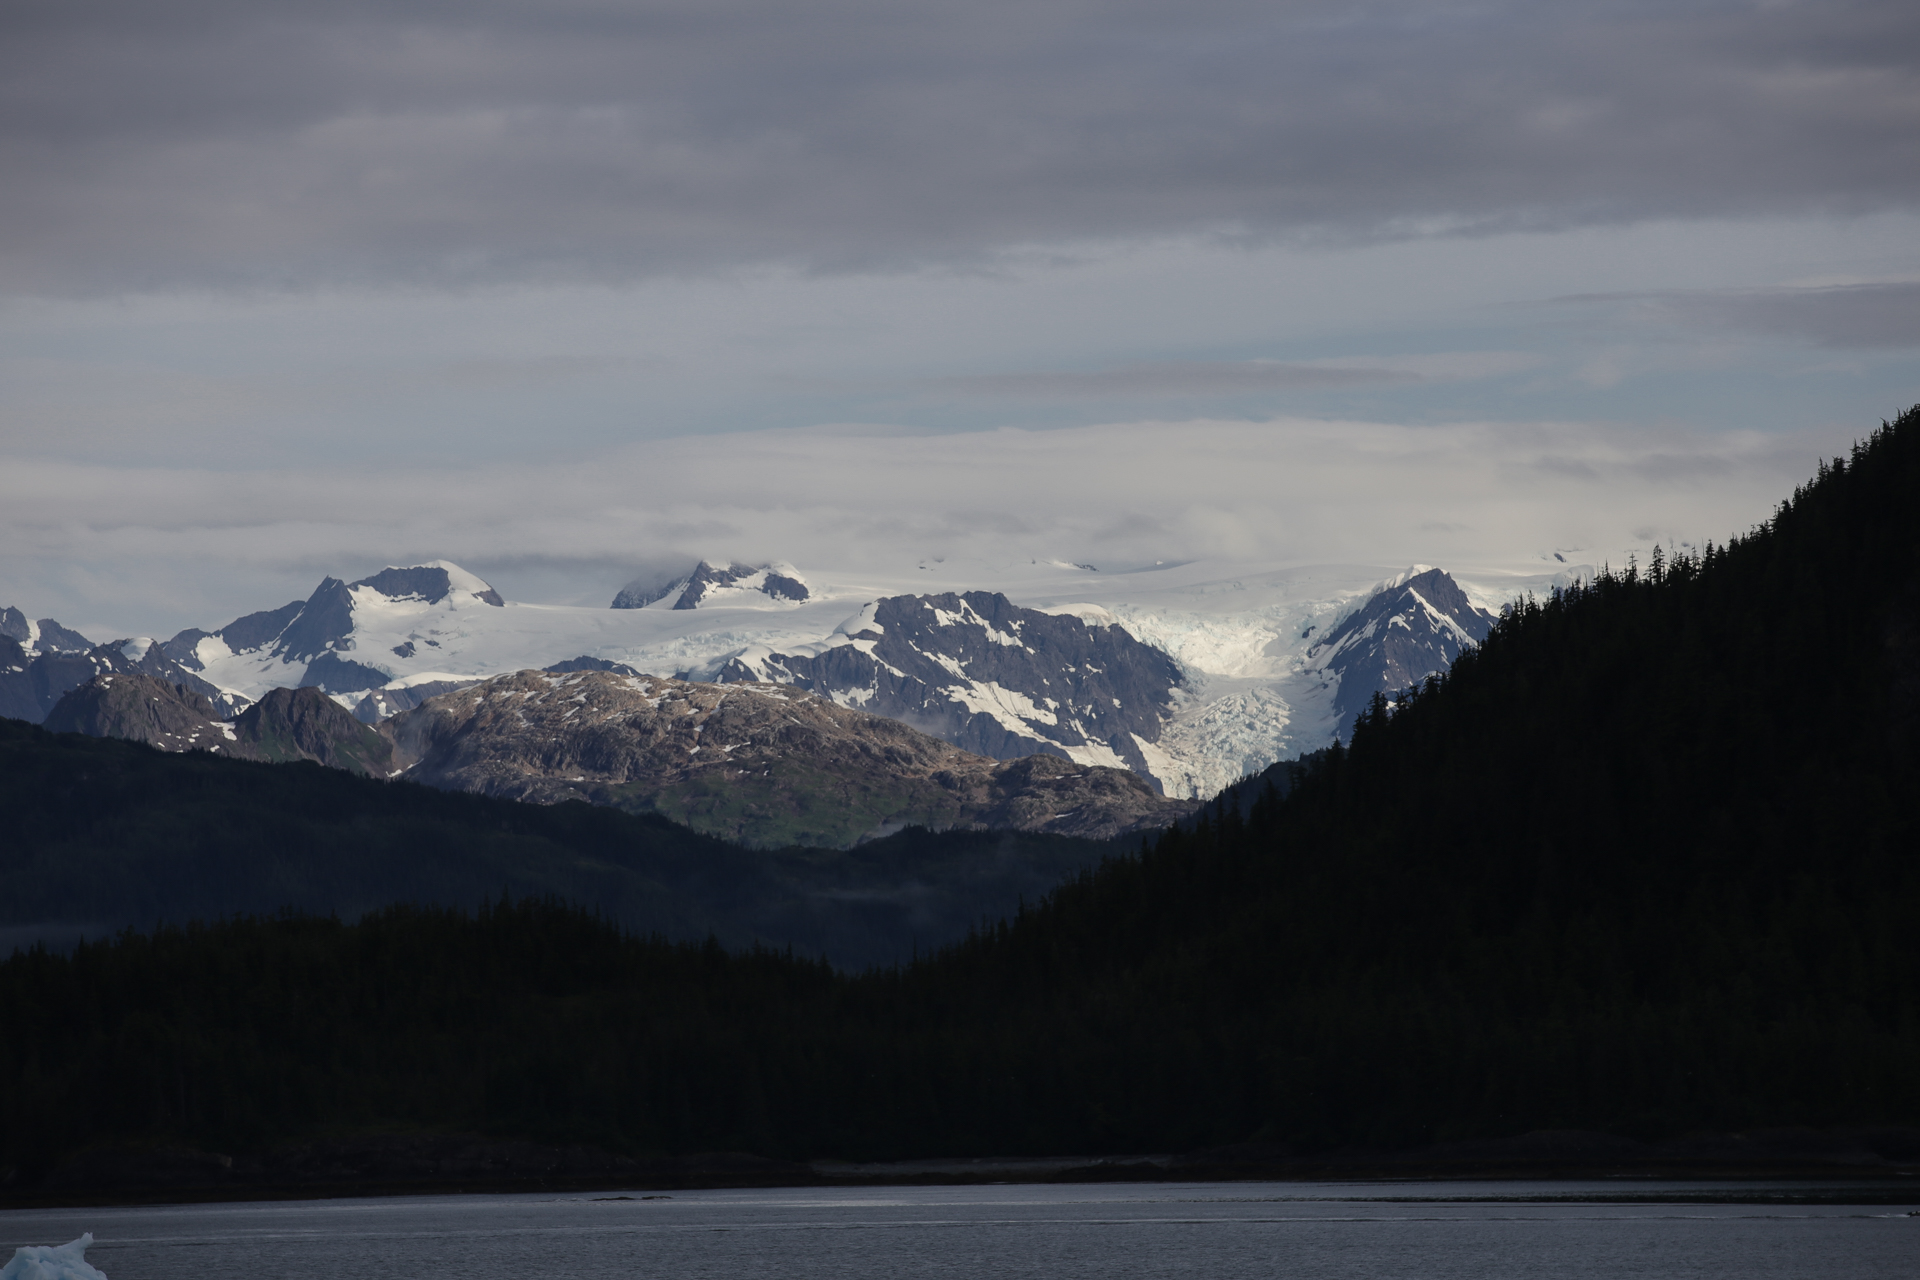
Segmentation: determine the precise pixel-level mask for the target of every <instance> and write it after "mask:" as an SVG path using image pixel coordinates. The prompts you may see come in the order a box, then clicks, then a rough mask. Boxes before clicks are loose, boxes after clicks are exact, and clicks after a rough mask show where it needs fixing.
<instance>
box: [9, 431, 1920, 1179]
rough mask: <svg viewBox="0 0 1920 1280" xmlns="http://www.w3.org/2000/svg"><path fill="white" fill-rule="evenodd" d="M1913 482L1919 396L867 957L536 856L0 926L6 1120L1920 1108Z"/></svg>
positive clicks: (1154, 1132)
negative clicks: (1763, 520)
mask: <svg viewBox="0 0 1920 1280" xmlns="http://www.w3.org/2000/svg"><path fill="white" fill-rule="evenodd" d="M1915 492H1920V411H1915V412H1909V413H1908V414H1906V415H1904V416H1903V417H1902V418H1901V419H1900V421H1899V422H1897V423H1894V424H1892V425H1891V426H1887V427H1885V428H1883V429H1882V430H1881V431H1879V432H1877V433H1875V434H1874V435H1873V436H1872V438H1871V439H1869V440H1867V441H1866V442H1864V443H1862V444H1861V445H1860V446H1859V447H1857V448H1856V449H1855V450H1854V451H1853V453H1852V455H1851V456H1850V457H1849V458H1847V459H1844V460H1836V461H1835V462H1833V463H1831V464H1828V465H1826V466H1823V467H1822V468H1821V471H1820V474H1819V475H1818V476H1817V477H1816V478H1815V479H1814V480H1813V481H1812V482H1810V483H1809V484H1808V485H1807V486H1805V487H1804V488H1802V489H1801V490H1799V491H1798V492H1797V493H1796V494H1795V495H1794V496H1793V498H1792V500H1791V501H1790V502H1787V503H1785V504H1783V505H1782V506H1781V508H1780V509H1779V511H1778V512H1777V513H1776V514H1775V516H1774V517H1773V519H1772V520H1770V521H1769V522H1768V523H1767V524H1766V525H1765V526H1764V527H1762V528H1761V529H1759V530H1757V531H1755V532H1754V533H1752V534H1751V535H1749V536H1746V537H1743V538H1739V539H1736V540H1734V541H1733V542H1731V543H1730V544H1728V545H1727V546H1724V547H1705V548H1701V549H1700V550H1699V551H1698V552H1697V553H1696V552H1693V551H1690V550H1689V551H1687V552H1685V553H1684V554H1679V555H1672V554H1669V553H1667V552H1662V553H1660V554H1658V555H1657V556H1656V557H1655V558H1654V560H1653V562H1652V563H1651V564H1649V565H1648V566H1645V567H1644V568H1643V567H1641V566H1639V565H1632V566H1630V567H1628V568H1627V569H1625V570H1623V571H1621V572H1617V573H1610V574H1608V575H1606V576H1603V577H1602V578H1601V579H1600V580H1599V581H1598V582H1596V583H1593V584H1591V585H1589V586H1584V587H1581V588H1578V589H1575V590H1571V591H1566V592H1562V593H1559V594H1557V595H1555V596H1553V597H1551V598H1549V599H1547V600H1544V601H1533V602H1528V603H1527V604H1525V605H1523V606H1521V607H1518V608H1515V609H1513V610H1511V611H1510V612H1509V613H1508V614H1507V615H1506V616H1505V617H1504V618H1503V619H1502V620H1501V622H1500V623H1499V625H1498V626H1497V627H1496V628H1495V629H1494V631H1493V633H1492V635H1491V636H1490V637H1489V638H1488V640H1487V642H1486V643H1485V644H1484V645H1482V646H1481V647H1480V648H1479V649H1478V650H1476V651H1474V652H1473V653H1471V654H1469V655H1467V656H1465V657H1463V658H1462V659H1461V660H1460V661H1459V662H1458V663H1457V664H1456V665H1455V666H1454V668H1453V670H1452V672H1451V673H1450V674H1449V675H1448V676H1447V677H1446V678H1445V679H1443V680H1436V681H1433V682H1430V683H1429V684H1427V685H1426V686H1424V687H1422V688H1420V689H1418V690H1414V691H1410V692H1408V693H1406V694H1404V695H1402V696H1400V697H1398V698H1396V699H1393V700H1392V701H1391V702H1389V701H1388V700H1387V699H1381V700H1379V701H1377V702H1376V704H1375V705H1374V706H1373V707H1372V708H1371V709H1370V711H1369V712H1368V714H1367V715H1366V716H1365V717H1363V719H1362V720H1361V722H1360V724H1359V725H1358V726H1357V728H1356V730H1355V733H1354V740H1353V742H1352V743H1351V745H1350V746H1349V747H1347V748H1344V749H1336V750H1333V751H1329V752H1327V753H1325V754H1324V755H1322V756H1320V757H1319V758H1318V759H1317V760H1316V761H1315V762H1313V763H1312V764H1311V765H1307V766H1302V767H1301V768H1300V769H1299V770H1298V771H1297V772H1296V773H1295V774H1294V775H1293V776H1292V777H1291V778H1290V779H1289V781H1290V782H1291V784H1292V785H1291V790H1290V793H1289V794H1287V795H1286V796H1285V797H1284V798H1282V797H1280V796H1278V795H1277V794H1276V795H1274V796H1270V797H1267V798H1264V799H1262V800H1261V801H1260V802H1258V803H1256V804H1254V805H1253V807H1252V810H1251V813H1250V814H1248V815H1246V816H1244V817H1242V816H1241V814H1240V811H1239V809H1238V807H1237V806H1223V807H1222V808H1221V810H1220V811H1219V812H1218V815H1217V817H1215V818H1211V819H1209V820H1206V821H1203V822H1201V823H1198V824H1197V825H1196V826H1195V827H1194V828H1192V829H1190V830H1177V831H1174V832H1170V833H1168V834H1167V835H1166V836H1165V837H1164V838H1162V839H1161V840H1160V841H1159V843H1158V844H1157V845H1156V846H1155V847H1153V848H1152V849H1151V850H1149V851H1146V852H1145V853H1144V854H1142V855H1141V856H1139V857H1128V858H1118V859H1114V860H1111V861H1109V862H1107V863H1106V864H1105V865H1103V866H1102V867H1101V868H1100V869H1099V870H1098V871H1093V872H1087V873H1084V874H1081V875H1079V876H1077V877H1075V878H1074V879H1072V880H1071V881H1069V882H1068V883H1066V884H1064V885H1062V886H1061V887H1060V888H1059V889H1057V890H1056V891H1055V892H1053V893H1052V894H1050V895H1048V896H1047V897H1046V898H1045V899H1044V900H1041V901H1037V902H1035V903H1033V904H1032V905H1030V906H1029V907H1028V908H1027V909H1025V910H1023V911H1021V912H1020V913H1019V914H1018V915H1017V916H1016V917H1014V918H1013V919H1011V920H1010V921H1007V922H1004V923H1001V924H996V925H994V926H992V927H991V928H987V929H984V930H983V931H981V932H979V933H977V934H976V935H975V936H973V937H972V938H971V939H969V940H968V941H966V942H964V943H962V944H960V945H958V946H955V947H952V948H949V949H946V950H944V951H942V952H940V953H939V954H938V955H934V956H931V957H926V958H922V959H920V960H918V961H916V962H914V963H910V964H906V965H901V966H896V967H893V968H889V969H884V970H880V971H876V972H872V973H868V974H866V975H863V976H858V977H847V976H840V975H836V974H835V973H833V972H831V971H830V970H828V969H826V968H824V967H822V966H820V965H819V964H817V963H813V962H809V961H806V960H804V959H800V958H795V957H792V956H788V955H785V954H774V953H771V952H766V951H757V952H756V951H745V952H741V951H735V952H732V953H729V952H726V951H724V950H722V949H721V948H720V947H718V946H711V947H699V946H690V945H684V944H668V943H664V942H660V941H657V940H655V941H650V940H646V939H642V938H638V937H634V936H631V935H623V934H622V933H621V932H620V931H619V930H617V929H615V928H612V927H610V926H609V925H607V924H605V923H602V922H597V921H595V920H594V919H593V918H592V917H590V916H585V915H581V914H579V913H575V912H569V911H568V910H566V909H563V908H559V907H554V906H550V905H542V904H537V903H536V904H524V903H522V904H514V905H510V906H502V907H498V908H494V909H491V910H489V911H486V912H483V913H482V914H481V915H480V916H478V917H477V918H472V919H469V918H466V917H462V916H458V915H453V914H444V913H425V912H407V911H397V912H392V913H387V914H383V915H379V916H375V917H372V918H369V919H368V920H366V921H363V922H361V923H360V924H358V925H356V926H352V927H348V926H343V925H340V924H337V923H334V922H330V921H313V920H300V919H288V920H280V921H243V922H230V923H227V924H224V925H219V926H215V927H211V928H204V929H197V930H188V931H185V932H166V933H162V934H159V935H157V936H153V937H127V938H123V939H121V940H119V941H117V942H114V943H111V944H104V945H99V946H90V947H85V948H82V949H81V950H80V951H78V952H77V953H75V954H74V956H73V957H72V958H70V959H66V958H58V957H54V956H50V955H45V954H38V955H33V956H28V957H21V958H16V959H15V960H14V961H12V962H11V963H9V964H7V965H4V966H0V1017H4V1020H5V1025H6V1026H7V1028H8V1029H9V1039H8V1043H7V1046H6V1049H5V1056H4V1059H0V1126H4V1131H5V1133H6V1135H7V1142H8V1144H9V1154H8V1155H7V1156H6V1159H8V1160H11V1161H14V1162H16V1163H19V1162H22V1161H24V1160H27V1159H29V1158H32V1155H33V1153H35V1152H42V1153H44V1152H47V1151H53V1150H57V1149H60V1148H62V1146H63V1144H69V1145H70V1144H73V1143H78V1142H87V1141H99V1140H105V1139H109V1138H112V1139H128V1138H134V1137H146V1138H156V1137H171V1138H177V1139H180V1140H185V1141H190V1142H193V1143H197V1144H200V1145H204V1146H209V1147H212V1148H214V1149H226V1148H227V1147H231V1146H236V1145H243V1144H253V1145H258V1144H264V1143H270V1142H273V1141H276V1140H280V1139H284V1138H288V1137H291V1136H295V1135H298V1134H306V1133H315V1132H340V1131H344V1130H352V1129H367V1128H379V1127H393V1126H427V1127H447V1128H454V1127H457V1128H478V1129H483V1130H487V1131H490V1132H496V1133H501V1134H513V1135H519V1136H527V1137H538V1138H546V1139H565V1140H581V1141H591V1142H596V1143H601V1144H605V1145H608V1146H612V1147H615V1148H618V1149H626V1150H632V1151H636V1152H638V1151H661V1152H676V1151H678V1152H685V1151H696V1150H712V1149H715V1148H732V1149H745V1150H751V1151H757V1152H760V1153H763V1154H767V1155H778V1156H820V1155H840V1156H867V1157H885V1156H894V1157H903V1156H911V1155H929V1154H945V1155H964V1154H969V1153H987V1152H996V1153H1013V1152H1022V1151H1024V1152H1032V1153H1041V1152H1052V1153H1058V1152H1065V1151H1084V1152H1102V1151H1106V1152H1118V1151H1141V1150H1183V1149H1192V1148H1196V1147H1202V1146H1206V1145H1210V1144H1215V1143H1226V1142H1239V1141H1245V1140H1249V1139H1252V1140H1259V1141H1263V1142H1269V1143H1274V1144H1281V1145H1291V1146H1293V1147H1295V1148H1296V1149H1300V1150H1324V1149H1328V1148H1334V1147H1339V1146H1341V1145H1347V1144H1363V1145H1372V1146H1404V1145H1412V1144H1420V1143H1425V1142H1431V1141H1440V1140H1447V1139H1453V1138H1467V1137H1475V1136H1497V1135H1501V1134H1509V1133H1517V1132H1522V1131H1526V1130H1531V1129H1540V1128H1585V1129H1601V1130H1610V1131H1614V1132H1619V1133H1624V1134H1630V1135H1634V1136H1642V1137H1655V1136H1661V1135H1666V1134H1672V1133H1677V1132H1683V1131H1687V1130H1695V1129H1741V1128H1748V1127H1762V1126H1785V1125H1834V1124H1908V1125H1911V1124H1915V1123H1920V1094H1917V1093H1916V1090H1915V1088H1914V1081H1916V1080H1920V930H1916V929H1915V928H1914V921H1916V920H1920V866H1917V865H1916V852H1915V851H1916V849H1917V848H1920V832H1916V830H1915V822H1914V814H1913V796H1914V793H1915V786H1914V781H1915V778H1916V771H1915V765H1916V759H1915V742H1916V737H1915V730H1916V725H1920V574H1917V573H1916V566H1920V554H1916V553H1917V552H1920V545H1916V543H1917V541H1920V532H1917V530H1916V527H1915V524H1914V522H1913V520H1912V518H1911V511H1912V505H1913V504H1912V498H1911V495H1912V494H1913V493H1915ZM22 1135H25V1136H22ZM223 1144H224V1145H223Z"/></svg>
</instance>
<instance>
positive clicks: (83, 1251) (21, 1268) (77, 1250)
mask: <svg viewBox="0 0 1920 1280" xmlns="http://www.w3.org/2000/svg"><path fill="white" fill-rule="evenodd" d="M92 1244H93V1232H91V1231H89V1232H87V1233H86V1234H85V1235H83V1236H81V1237H80V1238H79V1239H78V1240H71V1241H68V1242H67V1243H66V1244H62V1245H51V1244H30V1245H26V1246H24V1247H22V1248H19V1249H15V1250H14V1251H13V1261H12V1262H9V1263H8V1264H7V1265H6V1266H4V1267H0V1280H107V1274H106V1272H104V1271H101V1270H99V1269H97V1268H95V1267H93V1266H91V1265H90V1264H89V1263H88V1262H87V1249H88V1247H89V1246H91V1245H92Z"/></svg>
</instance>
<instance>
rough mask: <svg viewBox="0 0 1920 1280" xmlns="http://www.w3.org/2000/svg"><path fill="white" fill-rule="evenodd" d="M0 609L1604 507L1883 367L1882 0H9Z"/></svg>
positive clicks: (1309, 537) (1428, 535)
mask: <svg viewBox="0 0 1920 1280" xmlns="http://www.w3.org/2000/svg"><path fill="white" fill-rule="evenodd" d="M0 176H3V177H4V180H3V181H0V604H13V605H17V606H19V607H21V608H23V609H25V610H26V611H27V612H28V613H29V614H30V615H31V616H35V617H46V616H51V617H55V618H58V619H59V620H61V621H62V622H64V623H67V624H68V625H70V626H77V627H79V628H80V629H81V630H83V631H86V632H87V633H88V634H89V635H93V636H95V637H96V638H101V637H105V636H108V635H116V636H117V635H132V634H159V635H165V634H171V632H172V631H173V630H177V629H179V628H182V627H187V626H202V627H213V626H217V625H219V624H220V623H223V622H225V621H227V620H229V619H230V618H232V617H234V616H236V615H237V614H240V613H244V612H248V611H251V610H253V609H258V608H265V607H271V606H275V605H278V604H280V603H284V602H285V601H286V600H289V599H292V598H296V597H301V596H305V595H306V594H307V593H308V592H309V591H311V590H312V587H313V586H314V584H315V583H317V581H318V580H319V578H320V577H321V576H322V575H324V574H334V575H336V576H341V577H346V578H354V577H359V576H363V575H364V574H366V573H369V572H372V571H374V570H377V569H378V568H380V567H381V566H383V565H385V564H388V563H408V562H413V561H418V560H423V559H434V558H443V557H444V558H447V559H451V560H455V561H457V562H459V563H461V564H463V565H465V566H467V567H468V568H470V569H473V570H474V571H476V572H479V573H481V574H483V575H484V576H486V577H488V578H489V579H490V580H492V581H493V582H494V583H495V585H496V586H498V587H499V588H500V589H501V590H502V591H503V592H504V593H505V594H507V595H508V596H510V597H512V598H517V599H523V600H533V601H544V602H554V603H604V602H605V601H606V600H608V599H610V598H611V596H612V594H613V593H614V591H616V590H617V589H618V588H619V586H620V585H621V584H622V583H623V582H625V581H626V580H627V579H628V578H630V577H632V576H634V574H635V573H636V572H638V571H640V570H641V569H644V568H646V567H647V566H649V565H653V564H657V563H661V562H665V561H672V560H674V559H676V558H678V557H682V556H687V555H703V556H707V557H709V558H729V557H737V558H742V559H751V560H756V561H757V560H762V559H767V558H780V559H785V560H788V561H790V562H792V563H794V564H795V565H797V566H800V567H801V569H802V570H803V571H805V570H807V569H809V568H810V567H819V568H832V569H835V570H845V571H849V572H851V571H857V570H860V569H862V568H871V569H873V570H875V571H876V572H878V571H880V570H884V569H887V568H893V567H898V566H899V565H900V564H905V563H908V562H911V561H912V560H913V559H915V558H917V557H924V556H931V555H968V556H973V557H976V558H980V559H982V560H983V561H985V562H993V561H995V560H996V558H997V559H998V560H1001V561H1005V562H1009V563H1011V562H1013V561H1016V560H1020V561H1024V560H1025V559H1027V558H1028V557H1030V556H1040V557H1051V558H1056V559H1062V560H1071V561H1078V562H1087V563H1094V564H1100V565H1113V566H1124V565H1137V564H1150V563H1153V562H1155V561H1158V560H1165V561H1173V560H1185V559H1193V558H1200V557H1221V558H1226V559H1233V560H1235V561H1243V562H1244V561H1272V562H1274V563H1276V564H1278V563H1310V562H1318V561H1338V562H1343V563H1379V564H1383V565H1403V564H1411V563H1416V562H1418V563H1429V564H1438V565H1441V566H1443V567H1449V568H1454V569H1456V570H1458V571H1460V572H1462V573H1480V574H1483V575H1485V574H1498V573H1519V572H1524V571H1526V570H1527V568H1528V567H1529V566H1539V565H1544V564H1547V563H1548V562H1550V561H1553V560H1554V557H1555V556H1556V555H1558V556H1560V557H1562V558H1563V559H1565V560H1568V561H1585V562H1594V563H1599V562H1611V563H1616V564H1617V563H1619V562H1621V561H1622V560H1623V559H1624V557H1625V556H1626V555H1627V554H1629V553H1631V552H1638V553H1642V554H1644V552H1645V551H1646V550H1647V549H1648V548H1649V547H1650V546H1651V545H1652V544H1653V543H1654V542H1656V541H1658V542H1664V543H1667V544H1669V545H1670V544H1672V543H1674V542H1690V541H1691V542H1697V541H1699V540H1701V539H1703V538H1708V537H1711V538H1714V539H1724V538H1725V537H1727V536H1728V535H1730V534H1733V533H1737V532H1739V531H1741V530H1744V529H1746V528H1749V527H1751V526H1752V525H1753V524H1754V523H1756V522H1758V521H1760V520H1763V519H1765V518H1766V516H1767V515H1768V513H1769V512H1770V511H1771V510H1772V508H1773V506H1774V505H1775V504H1776V503H1777V502H1778V501H1779V500H1780V499H1781V498H1783V497H1785V496H1786V495H1787V494H1788V493H1790V492H1791V490H1792V488H1793V486H1794V485H1795V484H1797V483H1799V482H1801V481H1803V480H1804V479H1806V478H1807V477H1808V476H1809V475H1810V474H1811V473H1812V471H1813V468H1814V466H1815V463H1816V461H1817V460H1818V459H1819V458H1820V457H1822V456H1826V455H1831V454H1834V453H1837V452H1842V451H1844V450H1845V449H1846V447H1847V446H1848V445H1849V444H1850V443H1851V442H1852V441H1853V440H1855V439H1857V438H1859V437H1861V436H1862V435H1864V434H1865V433H1866V432H1868V431H1871V430H1872V429H1873V428H1874V427H1876V426H1877V425H1878V424H1879V423H1880V422H1881V420H1883V419H1885V418H1889V417H1891V416H1893V415H1894V414H1896V413H1898V412H1899V411H1900V410H1902V409H1903V408H1905V407H1907V406H1908V405H1910V404H1912V403H1914V402H1915V401H1916V400H1920V10H1916V9H1915V8H1914V6H1913V5H1912V4H1911V3H1910V0H1908V2H1904V3H1893V2H1888V3H1879V2H1869V3H1849V2H1848V0H1825V2H1823V3H1819V4H1812V3H1794V2H1792V0H1768V2H1766V3H1690V2H1689V0H1662V2H1661V3H1618V4H1616V3H1585V4H1565V5H1540V4H1537V3H1532V4H1522V3H1507V2H1503V0H1487V2H1485V3H1445V2H1444V0H1423V2H1422V3H1368V2H1366V0H1359V2H1354V0H1345V2H1343V3H1339V4H1331V3H1329V4H1319V3H1286V2H1285V0H1263V2H1261V3H1246V2H1242V0H1182V2H1181V3H1178V4H1175V3H1171V2H1170V0H1021V3H1018V4H1012V3H999V2H997V0H969V2H968V3H958V2H956V0H946V2H943V3H924V2H922V0H887V2H885V3H881V2H879V0H872V2H867V0H826V2H812V3H800V4H795V3H791V2H788V3H781V4H774V3H766V2H764V0H699V3H693V2H692V0H673V2H670V3H646V2H641V3H611V2H607V0H539V2H538V3H534V2H532V0H463V2H462V3H460V4H450V3H447V4H442V3H415V4H404V3H392V2H387V3H380V4H357V3H351V2H348V3H338V4H330V5H313V4H292V3H278V2H276V0H249V3H245V4H237V3H235V4H229V3H200V2H198V0H181V2H180V3H175V4H168V5H164V6H156V5H152V4H149V3H133V2H131V0H100V2H99V3H91V4H88V5H85V6H76V5H72V4H65V3H51V2H42V0H16V2H15V3H11V4H9V5H7V6H6V7H5V10H4V12H0Z"/></svg>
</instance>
